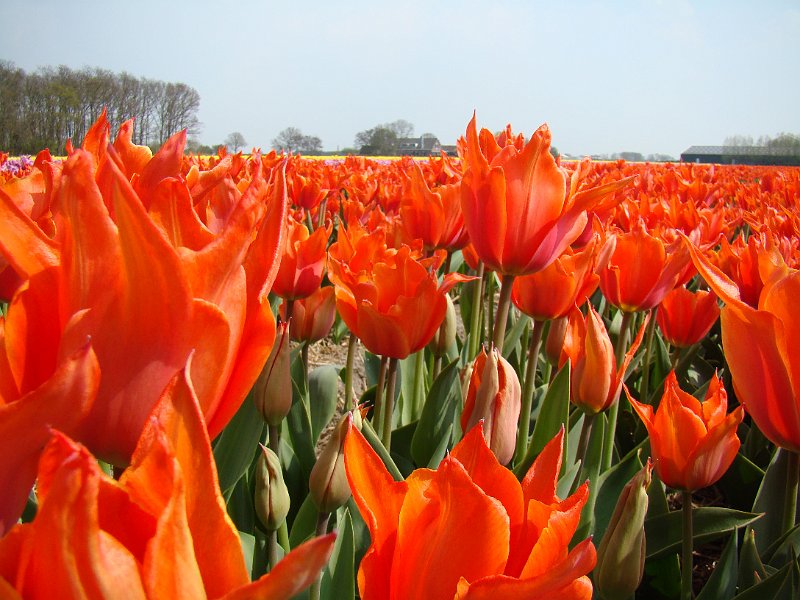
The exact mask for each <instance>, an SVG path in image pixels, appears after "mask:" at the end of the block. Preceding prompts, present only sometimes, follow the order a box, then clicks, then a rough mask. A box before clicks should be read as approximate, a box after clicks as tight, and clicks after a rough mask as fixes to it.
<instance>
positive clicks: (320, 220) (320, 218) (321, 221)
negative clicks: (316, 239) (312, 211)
mask: <svg viewBox="0 0 800 600" xmlns="http://www.w3.org/2000/svg"><path fill="white" fill-rule="evenodd" d="M327 206H328V199H327V198H323V199H322V202H320V203H319V209H318V210H317V229H319V228H320V227H324V226H325V209H326V208H327Z"/></svg>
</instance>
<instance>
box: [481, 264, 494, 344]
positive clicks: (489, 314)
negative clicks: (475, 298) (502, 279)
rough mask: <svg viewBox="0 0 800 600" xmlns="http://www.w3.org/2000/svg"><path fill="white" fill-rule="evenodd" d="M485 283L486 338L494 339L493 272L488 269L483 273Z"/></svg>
mask: <svg viewBox="0 0 800 600" xmlns="http://www.w3.org/2000/svg"><path fill="white" fill-rule="evenodd" d="M483 279H484V281H485V282H486V283H485V287H484V289H485V294H484V295H485V296H486V313H485V314H486V339H489V340H492V339H494V329H493V327H494V320H495V318H494V286H495V282H494V273H493V272H492V271H489V272H488V273H484V274H483Z"/></svg>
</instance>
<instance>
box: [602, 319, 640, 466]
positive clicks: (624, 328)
mask: <svg viewBox="0 0 800 600" xmlns="http://www.w3.org/2000/svg"><path fill="white" fill-rule="evenodd" d="M632 317H633V313H629V312H623V313H622V323H621V324H620V326H619V337H618V338H617V347H616V358H617V364H618V365H619V364H621V363H622V358H623V357H624V356H625V348H626V347H627V345H628V328H629V325H630V323H631V320H632ZM618 413H619V398H617V400H616V401H614V403H613V404H611V408H609V409H608V431H607V434H608V435H606V436H604V437H603V468H602V471H607V470H608V469H609V467H611V460H612V459H613V457H614V436H615V435H616V433H617V415H618ZM602 471H601V472H602Z"/></svg>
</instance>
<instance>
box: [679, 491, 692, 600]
mask: <svg viewBox="0 0 800 600" xmlns="http://www.w3.org/2000/svg"><path fill="white" fill-rule="evenodd" d="M681 498H682V501H683V507H682V511H683V556H682V559H681V600H692V549H693V546H694V537H693V532H692V492H688V491H686V490H683V491H682V492H681Z"/></svg>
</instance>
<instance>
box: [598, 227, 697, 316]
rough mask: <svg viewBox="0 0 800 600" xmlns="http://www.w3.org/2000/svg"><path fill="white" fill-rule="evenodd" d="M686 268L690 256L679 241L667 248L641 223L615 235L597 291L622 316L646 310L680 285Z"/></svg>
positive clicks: (601, 272)
mask: <svg viewBox="0 0 800 600" xmlns="http://www.w3.org/2000/svg"><path fill="white" fill-rule="evenodd" d="M688 264H689V254H688V252H687V251H686V248H685V247H684V246H683V244H681V243H680V241H679V240H678V241H676V242H675V243H673V244H669V245H666V244H664V242H663V241H662V240H661V239H659V238H658V237H655V236H653V235H650V234H649V233H648V232H647V230H646V229H645V227H644V224H643V223H641V222H640V223H639V225H638V226H637V227H635V228H633V229H632V230H631V231H630V232H629V233H622V234H619V235H617V243H616V247H615V249H614V253H613V254H612V255H611V259H610V260H609V262H608V266H607V267H606V268H605V269H602V270H601V271H600V289H601V290H602V291H603V294H604V295H605V297H606V298H607V299H608V301H609V302H611V304H613V305H614V306H616V307H618V308H620V309H622V310H624V311H625V312H635V311H638V310H648V309H650V308H653V307H654V306H657V305H658V304H659V303H660V302H661V300H662V299H663V298H664V296H666V295H667V293H668V292H670V291H672V289H673V288H675V286H677V285H678V284H680V283H681V278H682V277H683V276H684V271H685V269H686V266H687V265H688Z"/></svg>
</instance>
